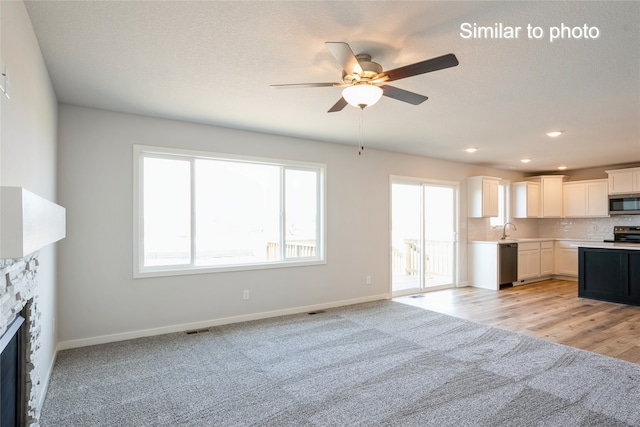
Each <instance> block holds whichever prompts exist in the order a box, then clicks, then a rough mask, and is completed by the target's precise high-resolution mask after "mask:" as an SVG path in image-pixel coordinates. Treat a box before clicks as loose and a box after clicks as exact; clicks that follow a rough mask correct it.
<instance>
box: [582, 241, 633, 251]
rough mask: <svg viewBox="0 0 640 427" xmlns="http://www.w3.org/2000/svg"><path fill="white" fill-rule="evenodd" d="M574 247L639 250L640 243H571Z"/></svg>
mask: <svg viewBox="0 0 640 427" xmlns="http://www.w3.org/2000/svg"><path fill="white" fill-rule="evenodd" d="M571 246H572V247H576V248H594V249H630V250H634V251H640V245H639V244H637V243H610V242H593V243H591V242H590V243H584V242H583V243H576V244H573V245H571Z"/></svg>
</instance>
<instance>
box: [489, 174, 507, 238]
mask: <svg viewBox="0 0 640 427" xmlns="http://www.w3.org/2000/svg"><path fill="white" fill-rule="evenodd" d="M501 188H502V190H501ZM510 189H511V181H509V180H507V179H503V180H500V183H499V184H498V192H500V191H502V195H503V196H502V204H499V205H498V214H499V213H500V211H502V212H504V218H502V219H503V221H502V223H501V224H498V223H497V220H496V223H494V222H493V221H492V220H493V219H494V218H497V219H498V220H499V219H500V216H499V215H498V216H494V217H490V218H489V226H490V227H491V228H500V227H504V225H505V224H506V223H507V222H509V220H510V218H511V191H510ZM499 199H500V194H499V193H498V200H499Z"/></svg>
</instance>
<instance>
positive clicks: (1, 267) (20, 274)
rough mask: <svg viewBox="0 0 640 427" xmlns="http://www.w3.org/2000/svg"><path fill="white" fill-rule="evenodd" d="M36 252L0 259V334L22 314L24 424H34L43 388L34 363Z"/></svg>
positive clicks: (37, 342) (37, 324)
mask: <svg viewBox="0 0 640 427" xmlns="http://www.w3.org/2000/svg"><path fill="white" fill-rule="evenodd" d="M38 256H39V252H34V253H32V254H30V255H27V256H26V257H25V258H19V259H0V336H2V335H3V334H4V333H5V331H6V330H7V327H8V326H9V325H10V324H11V322H12V321H13V320H14V319H15V318H16V317H17V316H18V315H22V317H24V318H25V322H24V324H23V326H22V334H23V335H22V342H23V346H22V355H21V356H20V357H21V359H22V366H23V367H24V370H25V372H24V379H25V380H24V381H25V382H24V384H23V385H22V394H23V395H22V396H21V401H22V403H23V404H22V407H23V408H24V411H23V413H22V415H21V416H22V420H23V423H24V425H28V426H33V425H36V426H37V425H38V422H39V418H40V408H39V407H38V396H40V395H41V394H42V392H43V390H42V388H43V387H44V384H43V383H42V381H41V379H40V378H39V375H38V370H37V369H35V367H36V366H37V365H38V349H39V348H40V331H41V324H40V322H41V320H40V319H41V318H40V313H39V312H38V307H37V293H36V286H37V269H38Z"/></svg>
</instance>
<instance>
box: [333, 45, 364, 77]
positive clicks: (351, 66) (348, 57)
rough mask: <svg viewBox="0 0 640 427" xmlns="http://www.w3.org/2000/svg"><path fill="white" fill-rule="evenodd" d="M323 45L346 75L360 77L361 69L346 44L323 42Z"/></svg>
mask: <svg viewBox="0 0 640 427" xmlns="http://www.w3.org/2000/svg"><path fill="white" fill-rule="evenodd" d="M324 45H325V46H326V47H327V49H328V50H329V52H331V54H332V55H333V56H334V57H335V58H336V60H337V61H338V64H340V66H341V67H342V69H343V70H344V71H345V72H346V73H347V74H351V75H362V67H361V66H360V63H359V62H358V59H357V58H356V56H355V55H354V53H353V51H352V50H351V47H349V45H348V44H346V43H343V42H325V43H324Z"/></svg>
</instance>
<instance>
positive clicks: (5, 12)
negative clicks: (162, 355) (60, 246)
mask: <svg viewBox="0 0 640 427" xmlns="http://www.w3.org/2000/svg"><path fill="white" fill-rule="evenodd" d="M0 9H1V11H2V12H1V32H2V36H1V38H2V50H1V52H0V56H1V57H2V62H3V63H4V64H5V65H6V67H7V71H8V73H9V77H10V94H11V99H6V98H5V97H4V96H2V95H0V97H1V98H2V107H1V110H0V111H1V114H2V117H1V126H2V127H1V132H0V152H1V156H0V165H1V167H0V183H1V184H2V185H4V186H18V187H24V188H26V189H28V190H29V191H31V192H33V193H36V194H38V195H40V196H42V197H45V198H47V199H49V200H51V201H55V200H56V133H57V101H56V97H55V94H54V92H53V89H52V86H51V82H50V80H49V76H48V74H47V70H46V67H45V64H44V60H43V58H42V54H41V52H40V48H39V46H38V42H37V40H36V37H35V34H34V32H33V28H32V27H31V21H30V20H29V17H28V15H27V11H26V9H25V6H24V3H22V2H21V1H2V2H0ZM39 260H40V266H39V268H38V272H39V274H38V290H37V292H38V304H39V309H40V311H41V313H42V318H41V324H42V332H41V335H40V339H41V348H40V350H39V353H38V355H37V360H38V362H39V365H38V366H37V369H38V371H39V372H38V373H39V376H40V378H41V379H43V380H47V379H48V378H49V373H50V369H51V366H52V364H53V361H54V358H55V349H56V331H55V324H56V323H55V309H56V289H55V288H56V252H55V249H54V246H49V247H47V248H45V249H43V250H42V251H41V252H40V258H39Z"/></svg>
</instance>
